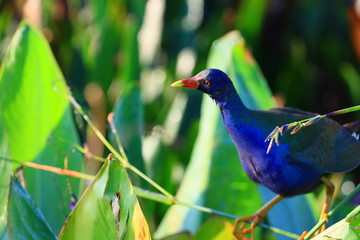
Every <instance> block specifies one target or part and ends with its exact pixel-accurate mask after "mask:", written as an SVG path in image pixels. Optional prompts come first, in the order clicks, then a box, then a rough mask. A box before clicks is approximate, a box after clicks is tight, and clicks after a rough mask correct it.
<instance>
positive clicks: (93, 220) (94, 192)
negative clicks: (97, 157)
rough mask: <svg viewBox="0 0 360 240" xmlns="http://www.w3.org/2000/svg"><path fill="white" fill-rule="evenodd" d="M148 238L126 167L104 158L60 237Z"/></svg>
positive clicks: (147, 229)
mask: <svg viewBox="0 0 360 240" xmlns="http://www.w3.org/2000/svg"><path fill="white" fill-rule="evenodd" d="M122 236H124V237H125V239H150V232H149V228H148V225H147V222H146V220H145V218H144V216H143V214H142V211H141V209H140V206H139V205H138V201H137V198H136V196H135V194H134V190H133V188H132V186H131V183H130V180H129V178H128V176H127V173H126V171H125V169H124V168H123V167H122V166H121V165H120V163H119V162H118V161H106V162H105V163H104V165H103V166H102V168H101V170H100V171H99V173H98V174H97V176H96V178H95V180H94V181H93V182H92V183H91V185H90V186H89V187H88V189H87V190H86V191H85V193H84V194H83V196H82V198H81V199H80V200H79V202H78V204H77V205H76V207H75V209H74V211H73V212H72V213H71V214H70V215H69V217H68V219H67V221H66V222H65V225H64V227H63V229H62V231H61V233H60V235H59V238H60V239H116V238H120V237H122Z"/></svg>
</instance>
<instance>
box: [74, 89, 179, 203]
mask: <svg viewBox="0 0 360 240" xmlns="http://www.w3.org/2000/svg"><path fill="white" fill-rule="evenodd" d="M68 98H69V99H70V102H71V103H72V104H73V106H74V107H75V109H76V110H77V111H78V112H79V113H80V115H81V116H82V117H83V118H84V120H85V121H86V122H87V123H88V124H89V126H90V127H91V129H92V130H93V131H94V132H95V134H96V135H97V136H98V138H99V139H100V140H101V142H102V143H103V144H104V145H105V146H106V147H107V148H108V149H109V150H110V152H111V153H112V154H114V156H115V157H116V158H117V159H118V160H119V161H120V163H121V164H122V165H123V167H124V168H128V169H130V170H131V171H133V172H134V173H136V174H138V175H139V176H140V177H141V178H143V179H144V180H145V181H147V182H148V183H150V184H151V185H152V186H153V187H155V188H156V189H157V190H159V191H160V192H161V193H162V194H164V195H165V196H167V197H169V198H173V197H174V196H172V195H171V194H170V193H169V192H168V191H166V190H165V189H164V188H163V187H161V186H160V185H159V184H157V183H156V182H154V181H153V180H152V179H151V178H149V177H148V176H146V175H145V174H144V173H142V172H141V171H140V170H139V169H137V168H136V167H134V166H133V165H131V164H130V163H129V162H128V161H127V159H126V158H125V159H124V158H123V157H122V156H121V154H120V153H119V152H118V151H116V149H115V148H114V147H113V146H112V145H111V144H110V143H109V142H108V140H106V138H105V137H104V136H103V135H102V134H101V132H100V131H99V130H98V129H97V127H96V126H95V124H94V123H93V122H92V121H91V119H90V118H89V116H88V115H87V114H86V113H85V112H84V110H83V109H82V107H81V106H80V105H79V104H78V103H77V102H76V100H75V98H74V97H72V96H71V95H69V96H68Z"/></svg>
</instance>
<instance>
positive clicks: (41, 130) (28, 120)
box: [0, 23, 82, 231]
mask: <svg viewBox="0 0 360 240" xmlns="http://www.w3.org/2000/svg"><path fill="white" fill-rule="evenodd" d="M54 89H57V90H54ZM67 94H68V93H67V86H66V84H65V81H64V77H63V75H62V73H61V71H60V69H59V67H58V65H57V63H56V61H55V59H54V56H53V55H52V52H51V49H50V47H49V45H48V43H47V42H46V40H45V38H44V37H43V36H42V35H41V33H40V32H38V31H37V30H35V29H33V28H31V27H30V26H29V25H27V24H25V23H22V24H21V25H20V26H19V28H18V30H17V31H16V33H15V35H14V37H13V39H12V41H11V43H10V45H9V48H8V50H7V53H6V56H5V58H4V60H3V62H2V65H1V69H0V115H1V116H2V119H3V122H2V124H3V128H4V135H5V136H6V137H7V140H8V152H9V156H10V157H11V158H12V159H16V160H18V161H21V162H25V161H33V162H37V163H40V164H45V165H52V166H56V167H60V168H63V167H64V161H65V159H67V161H68V168H69V169H71V170H75V171H80V170H81V167H82V157H81V154H80V153H78V152H73V151H72V148H73V147H72V143H76V144H78V137H77V134H76V129H75V126H74V122H73V119H72V112H71V108H70V106H69V102H68V100H67V99H66V97H64V95H67ZM25 178H26V181H27V188H28V192H29V194H30V195H31V196H32V199H33V200H34V201H35V203H36V205H37V206H38V207H39V208H40V209H41V210H42V212H43V213H44V215H45V217H46V219H47V220H48V222H49V223H50V225H51V226H52V228H53V229H54V231H58V230H60V228H61V226H62V223H63V222H64V220H65V218H66V215H67V214H68V213H69V212H70V209H69V202H70V194H71V192H69V186H70V189H71V191H72V192H74V193H75V194H77V193H78V189H79V186H78V185H79V180H78V179H68V177H66V176H59V175H56V174H53V173H49V172H44V171H39V170H36V169H31V168H25ZM44 193H46V194H44Z"/></svg>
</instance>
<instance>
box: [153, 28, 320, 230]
mask: <svg viewBox="0 0 360 240" xmlns="http://www.w3.org/2000/svg"><path fill="white" fill-rule="evenodd" d="M208 66H209V67H212V68H219V69H222V70H223V71H225V72H228V73H229V75H230V77H231V78H232V79H233V81H234V83H235V86H236V87H237V90H238V92H239V94H240V96H241V97H242V99H243V101H244V103H245V105H246V106H248V107H250V108H254V109H259V108H265V109H266V108H270V107H272V106H274V104H273V101H272V99H271V92H270V90H269V87H268V86H267V84H266V81H265V79H264V77H263V75H262V73H261V71H260V70H259V67H258V66H257V64H256V61H255V60H254V59H253V58H252V56H251V54H250V52H249V51H248V49H247V48H246V46H245V44H244V40H243V39H242V38H241V36H240V34H239V33H238V32H231V33H229V34H227V35H225V36H224V37H223V38H221V39H220V40H217V41H216V42H215V43H214V45H213V47H212V50H211V52H210V56H209V63H208ZM224 176H226V177H224ZM259 193H261V195H262V197H263V200H264V202H266V201H268V200H269V199H270V198H271V197H273V196H274V194H273V193H271V192H270V191H269V190H267V189H265V188H260V191H259V190H258V188H257V186H256V185H255V184H254V183H252V182H251V181H250V180H249V178H248V177H247V176H246V174H245V173H244V172H243V170H242V168H241V166H240V163H239V159H238V154H237V151H236V148H235V146H234V145H233V143H232V141H231V139H230V137H229V135H228V134H227V132H226V130H225V127H224V125H223V123H222V119H221V115H220V112H219V110H218V108H217V106H216V105H215V104H214V103H213V102H212V101H211V99H210V98H209V97H208V96H205V95H204V97H203V102H202V111H201V120H200V130H199V134H198V138H197V141H196V144H195V146H194V150H193V154H192V157H191V161H190V164H189V166H188V168H187V170H186V173H185V177H184V179H183V181H182V184H181V186H180V189H179V191H178V193H177V197H178V198H179V199H181V200H182V201H186V202H190V203H193V204H199V205H205V206H208V207H212V208H215V209H217V210H221V211H225V212H228V213H232V214H236V215H239V216H245V215H251V214H254V213H255V211H256V210H257V209H258V208H259V207H260V206H261V203H262V201H261V197H260V194H259ZM276 209H281V210H282V212H280V211H281V210H276ZM283 209H287V210H286V211H283ZM298 209H301V210H302V213H304V212H306V214H302V215H301V216H299V217H297V218H296V219H294V218H293V216H294V215H295V211H298ZM280 214H281V216H282V217H281V218H279V217H278V216H279V215H280ZM202 217H203V216H202V213H200V212H198V211H195V210H192V209H186V208H183V207H179V206H173V207H171V208H170V210H169V211H168V212H167V214H166V215H165V218H164V220H163V221H162V223H161V225H160V227H159V229H158V231H157V233H156V234H157V236H164V235H168V234H171V233H174V232H179V231H183V230H188V231H191V232H194V231H195V230H196V229H197V228H198V227H199V226H200V224H201V222H202ZM270 221H271V224H273V225H274V226H276V227H280V228H284V229H287V230H289V231H294V232H300V233H301V231H302V230H303V229H304V228H305V229H306V227H310V226H311V224H312V223H313V222H314V221H313V217H312V214H311V211H310V208H309V207H308V206H307V203H306V201H305V198H304V197H299V198H293V199H291V200H286V201H283V202H281V203H280V204H279V206H278V207H277V208H275V210H274V211H271V212H270Z"/></svg>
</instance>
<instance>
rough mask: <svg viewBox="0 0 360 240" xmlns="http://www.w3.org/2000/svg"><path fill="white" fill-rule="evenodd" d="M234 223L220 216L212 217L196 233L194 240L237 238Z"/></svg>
mask: <svg viewBox="0 0 360 240" xmlns="http://www.w3.org/2000/svg"><path fill="white" fill-rule="evenodd" d="M233 229H234V225H233V224H232V223H230V222H229V221H226V220H225V219H223V218H220V217H212V218H210V219H209V220H207V221H206V222H205V223H204V224H203V225H202V226H201V227H200V228H199V230H198V231H197V232H196V233H195V235H194V237H193V240H202V239H212V240H223V239H228V240H231V239H236V238H235V236H234V235H233V233H232V232H233Z"/></svg>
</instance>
